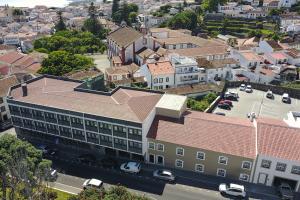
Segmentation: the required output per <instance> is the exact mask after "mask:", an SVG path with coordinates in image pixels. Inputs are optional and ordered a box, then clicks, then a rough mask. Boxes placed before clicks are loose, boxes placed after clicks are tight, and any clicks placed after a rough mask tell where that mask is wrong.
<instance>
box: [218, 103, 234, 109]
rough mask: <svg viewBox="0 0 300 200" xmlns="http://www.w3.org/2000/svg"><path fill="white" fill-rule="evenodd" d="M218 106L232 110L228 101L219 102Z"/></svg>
mask: <svg viewBox="0 0 300 200" xmlns="http://www.w3.org/2000/svg"><path fill="white" fill-rule="evenodd" d="M218 107H219V108H222V109H225V110H230V109H231V107H230V105H229V104H227V103H219V104H218Z"/></svg>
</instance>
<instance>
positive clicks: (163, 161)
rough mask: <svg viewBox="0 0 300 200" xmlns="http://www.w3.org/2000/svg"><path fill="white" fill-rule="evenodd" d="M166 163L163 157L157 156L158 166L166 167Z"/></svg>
mask: <svg viewBox="0 0 300 200" xmlns="http://www.w3.org/2000/svg"><path fill="white" fill-rule="evenodd" d="M164 163H165V159H164V157H163V156H161V155H157V156H156V164H158V165H164Z"/></svg>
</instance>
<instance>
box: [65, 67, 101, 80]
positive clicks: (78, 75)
mask: <svg viewBox="0 0 300 200" xmlns="http://www.w3.org/2000/svg"><path fill="white" fill-rule="evenodd" d="M100 75H103V73H102V72H101V71H100V70H98V69H95V68H90V69H86V70H80V71H76V72H70V73H68V74H66V75H65V76H66V77H68V78H71V79H76V80H84V79H87V78H93V77H96V76H100Z"/></svg>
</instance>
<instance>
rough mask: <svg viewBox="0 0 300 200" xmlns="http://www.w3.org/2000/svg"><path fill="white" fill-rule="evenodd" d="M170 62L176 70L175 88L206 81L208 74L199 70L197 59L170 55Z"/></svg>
mask: <svg viewBox="0 0 300 200" xmlns="http://www.w3.org/2000/svg"><path fill="white" fill-rule="evenodd" d="M170 62H171V63H172V66H173V67H174V69H175V87H179V86H184V85H191V84H195V83H199V82H204V81H205V80H206V74H205V73H204V72H203V70H201V69H199V68H198V63H197V61H196V60H195V59H193V58H189V57H185V56H179V55H170Z"/></svg>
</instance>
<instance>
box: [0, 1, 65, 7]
mask: <svg viewBox="0 0 300 200" xmlns="http://www.w3.org/2000/svg"><path fill="white" fill-rule="evenodd" d="M5 4H8V5H9V6H15V7H31V8H32V7H34V6H36V5H45V6H48V7H51V6H55V7H64V6H66V5H68V0H0V6H3V5H5Z"/></svg>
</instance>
